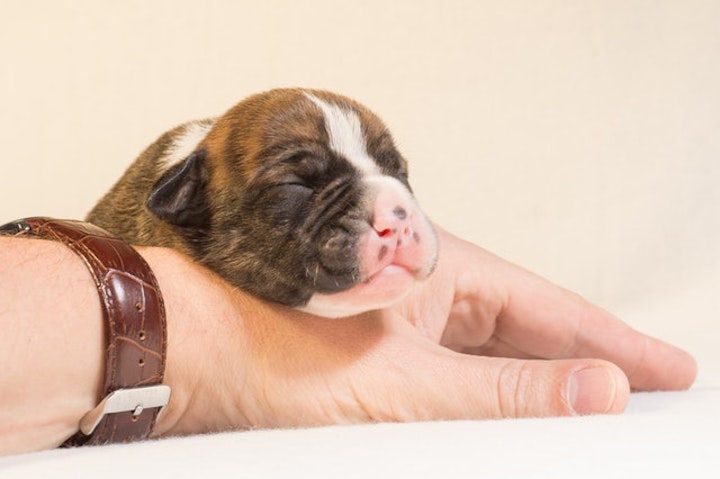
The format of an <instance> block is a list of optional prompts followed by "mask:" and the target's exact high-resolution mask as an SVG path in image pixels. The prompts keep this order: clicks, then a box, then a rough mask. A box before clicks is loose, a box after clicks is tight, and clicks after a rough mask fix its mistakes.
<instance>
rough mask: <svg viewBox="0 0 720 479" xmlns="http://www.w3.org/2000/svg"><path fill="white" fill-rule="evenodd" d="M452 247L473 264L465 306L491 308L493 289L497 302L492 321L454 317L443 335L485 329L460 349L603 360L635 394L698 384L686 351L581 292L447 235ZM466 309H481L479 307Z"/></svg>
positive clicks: (467, 270)
mask: <svg viewBox="0 0 720 479" xmlns="http://www.w3.org/2000/svg"><path fill="white" fill-rule="evenodd" d="M444 239H445V240H448V238H444ZM449 243H451V244H452V246H453V247H459V248H460V249H464V250H465V251H464V254H462V256H463V258H464V261H465V264H466V265H471V266H470V267H469V268H465V270H464V278H463V279H462V281H459V283H462V284H461V285H460V288H461V289H464V290H465V291H462V292H460V293H459V294H460V295H461V296H464V297H465V302H468V301H475V302H485V303H487V300H488V298H487V293H486V292H487V291H493V296H494V297H495V301H497V305H496V306H495V307H494V308H493V309H494V315H495V317H494V318H488V317H477V315H474V317H473V315H467V314H466V315H465V317H461V318H457V317H455V318H453V317H452V316H451V318H450V319H449V321H448V323H447V325H446V328H447V329H448V330H450V331H449V332H446V333H447V336H448V337H450V336H452V337H453V339H454V340H455V341H454V342H456V343H457V338H458V336H459V335H458V334H452V331H451V330H452V329H453V328H460V329H462V330H464V331H472V330H473V329H474V328H476V329H477V330H482V331H484V332H483V334H482V335H475V336H474V339H475V340H477V339H478V338H480V337H483V338H484V340H483V341H482V342H480V343H475V344H464V345H463V346H464V347H465V348H472V349H473V350H474V352H476V353H480V354H485V355H492V356H510V357H535V358H545V359H563V358H597V359H604V360H607V361H611V362H613V363H614V364H616V365H617V366H619V367H620V368H621V369H622V370H623V372H624V373H625V374H626V375H627V377H628V379H629V381H630V385H631V387H633V388H635V389H642V390H653V389H685V388H688V387H689V386H690V385H691V384H692V383H693V381H694V380H695V376H696V374H697V365H696V363H695V360H694V359H693V358H692V356H690V355H689V354H688V353H686V352H685V351H683V350H681V349H679V348H676V347H675V346H672V345H670V344H668V343H666V342H664V341H661V340H658V339H655V338H652V337H650V336H647V335H645V334H642V333H640V332H638V331H636V330H634V329H632V328H631V327H629V326H628V325H627V324H625V323H624V322H622V321H621V320H619V319H618V318H616V317H615V316H613V315H612V314H610V313H609V312H607V311H605V310H603V309H601V308H599V307H597V306H594V305H592V304H590V303H589V302H587V301H586V300H585V299H583V298H582V297H580V296H579V295H577V294H575V293H572V292H570V291H568V290H566V289H563V288H561V287H558V286H556V285H554V284H552V283H551V282H549V281H547V280H545V279H543V278H541V277H539V276H537V275H535V274H533V273H531V272H529V271H527V270H525V269H523V268H520V267H518V266H516V265H514V264H512V263H509V262H507V261H505V260H503V259H501V258H498V257H497V256H495V255H493V254H491V253H489V252H487V251H485V250H483V249H481V248H479V247H477V246H474V245H470V244H469V243H465V244H462V243H463V242H462V241H461V240H460V242H458V239H457V238H449ZM470 251H472V255H471V256H472V258H471V259H472V261H469V259H468V253H469V252H470ZM465 309H466V310H467V311H481V310H483V308H482V307H481V306H479V305H478V306H476V307H470V308H467V307H466V308H465ZM486 316H487V315H486ZM493 321H494V322H493ZM463 336H466V337H468V338H472V337H473V335H472V334H470V335H463Z"/></svg>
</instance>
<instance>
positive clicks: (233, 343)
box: [144, 230, 696, 435]
mask: <svg viewBox="0 0 720 479" xmlns="http://www.w3.org/2000/svg"><path fill="white" fill-rule="evenodd" d="M439 236H440V259H439V263H438V268H437V271H436V272H435V273H434V274H433V275H432V276H431V278H430V279H429V280H428V281H426V282H423V283H419V284H418V285H417V286H416V287H415V288H414V289H413V290H412V291H411V292H410V293H409V295H408V296H407V297H406V299H405V300H404V301H403V302H402V303H401V304H399V305H398V306H396V307H394V308H390V309H387V310H383V311H375V312H370V313H365V314H363V315H360V316H358V317H353V318H345V319H340V320H337V319H324V318H317V317H312V316H308V315H305V314H303V313H300V312H298V311H295V310H289V309H287V308H284V307H281V306H277V305H274V304H268V303H265V302H262V301H260V300H258V299H256V298H254V297H251V296H247V295H245V294H243V293H242V292H240V291H237V290H233V289H232V288H231V287H230V286H228V285H227V284H225V283H223V282H222V281H220V280H219V279H217V278H215V277H214V276H213V275H212V274H211V273H210V272H208V271H206V270H204V269H203V268H201V267H199V266H197V265H194V264H190V263H189V262H188V261H187V260H186V259H184V258H182V257H178V256H176V257H175V260H176V261H178V263H177V264H176V266H177V267H178V268H181V270H182V271H183V275H182V276H180V275H177V274H170V273H169V271H168V270H167V268H164V267H157V266H156V265H155V264H154V263H155V261H156V259H157V258H159V257H160V256H159V255H167V251H165V250H155V249H149V250H146V251H145V253H144V254H145V255H146V258H148V260H149V261H150V263H151V265H153V268H154V269H155V270H156V274H158V276H159V280H160V284H161V287H162V288H163V291H164V295H165V296H166V304H168V309H169V311H168V317H169V321H170V333H169V334H170V337H169V351H168V354H169V357H168V366H167V374H166V382H168V383H169V384H170V385H171V386H172V387H173V398H172V399H171V403H170V405H169V406H168V407H167V409H166V410H165V411H164V413H163V414H162V415H161V417H160V420H159V422H158V425H157V427H156V431H155V434H156V435H165V434H182V433H193V432H206V431H218V430H228V429H240V428H251V427H299V426H315V425H323V424H336V423H340V424H343V423H355V422H365V421H415V420H440V419H473V418H500V417H527V416H552V415H572V414H591V413H618V412H621V411H622V410H623V409H624V408H625V406H626V404H627V401H628V397H629V391H630V387H632V388H636V389H642V390H648V389H682V388H687V387H689V386H690V385H691V384H692V382H693V380H694V378H695V374H696V365H695V362H694V360H693V359H692V357H690V356H689V355H688V354H687V353H685V352H684V351H681V350H679V349H677V348H675V347H673V346H671V345H669V344H666V343H664V342H661V341H659V340H656V339H653V338H650V337H648V336H645V335H643V334H641V333H638V332H636V331H634V330H632V329H631V328H629V327H628V326H626V325H625V324H623V323H622V322H621V321H619V320H618V319H616V318H614V317H613V316H612V315H610V314H609V313H607V312H605V311H603V310H601V309H599V308H596V307H594V306H592V305H590V304H588V303H587V302H586V301H584V300H583V299H581V298H580V297H578V296H577V295H575V294H573V293H571V292H568V291H566V290H563V289H561V288H558V287H557V286H554V285H552V284H551V283H549V282H547V281H545V280H543V279H542V278H539V277H537V276H535V275H533V274H532V273H529V272H527V271H525V270H523V269H521V268H519V267H517V266H514V265H512V264H510V263H508V262H506V261H504V260H502V259H500V258H498V257H496V256H494V255H492V254H490V253H488V252H486V251H485V250H483V249H481V248H479V247H477V246H475V245H472V244H470V243H467V242H465V241H463V240H461V239H459V238H457V237H455V236H453V235H451V234H449V233H447V232H445V231H442V230H440V231H439ZM165 258H167V256H165ZM188 284H192V285H193V287H192V290H191V291H192V294H190V295H188V294H187V292H188V288H187V285H188Z"/></svg>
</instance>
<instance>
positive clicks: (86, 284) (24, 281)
mask: <svg viewBox="0 0 720 479" xmlns="http://www.w3.org/2000/svg"><path fill="white" fill-rule="evenodd" d="M0 265H2V267H0V367H1V371H2V372H1V373H0V454H9V453H13V452H21V451H28V450H33V449H42V448H48V447H54V446H57V445H59V444H60V443H61V442H62V441H63V440H64V439H66V438H68V437H69V436H70V435H72V434H73V433H74V432H75V431H76V430H77V427H78V421H79V419H80V417H82V415H83V414H85V412H87V411H89V410H90V409H92V408H93V407H94V406H95V405H96V403H97V401H98V397H99V395H100V387H101V382H102V374H103V366H104V365H103V357H104V353H103V324H102V321H101V308H100V301H99V298H98V294H97V292H96V290H95V287H94V285H93V280H92V277H91V276H90V273H89V271H88V270H87V268H86V267H85V265H84V264H83V262H82V260H81V259H80V258H79V257H78V256H76V255H75V254H74V253H73V252H72V251H70V249H68V248H67V247H66V246H64V245H62V244H60V243H57V242H53V241H44V240H34V239H24V238H23V239H20V238H4V237H0Z"/></svg>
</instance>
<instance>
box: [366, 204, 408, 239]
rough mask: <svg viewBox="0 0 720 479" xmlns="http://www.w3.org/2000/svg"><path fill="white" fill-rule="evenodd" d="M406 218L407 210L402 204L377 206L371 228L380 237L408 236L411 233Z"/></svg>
mask: <svg viewBox="0 0 720 479" xmlns="http://www.w3.org/2000/svg"><path fill="white" fill-rule="evenodd" d="M407 220H408V210H407V208H406V207H404V206H402V205H396V206H394V207H392V208H382V207H380V208H377V209H376V211H375V215H374V217H373V225H372V226H373V229H374V230H375V232H376V233H377V235H378V236H379V237H381V238H392V237H394V236H400V237H401V236H409V235H412V234H413V231H412V228H411V227H410V223H409V221H407Z"/></svg>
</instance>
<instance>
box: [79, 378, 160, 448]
mask: <svg viewBox="0 0 720 479" xmlns="http://www.w3.org/2000/svg"><path fill="white" fill-rule="evenodd" d="M168 401H170V386H166V385H165V384H158V385H157V386H145V387H139V388H131V389H118V390H116V391H113V392H111V393H110V394H108V395H107V396H105V398H103V400H102V401H100V404H98V405H97V406H96V407H95V408H93V409H91V410H90V411H88V412H87V413H86V414H85V415H84V416H83V417H82V419H80V431H81V432H82V433H83V434H85V435H86V436H89V435H90V434H92V432H93V431H94V430H95V428H96V427H97V425H98V424H100V421H102V418H103V417H105V415H106V414H113V413H116V412H132V413H133V416H139V415H140V414H141V413H142V412H143V410H144V409H149V408H155V407H163V406H166V405H167V403H168Z"/></svg>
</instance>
